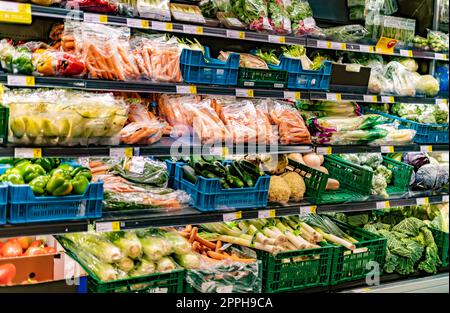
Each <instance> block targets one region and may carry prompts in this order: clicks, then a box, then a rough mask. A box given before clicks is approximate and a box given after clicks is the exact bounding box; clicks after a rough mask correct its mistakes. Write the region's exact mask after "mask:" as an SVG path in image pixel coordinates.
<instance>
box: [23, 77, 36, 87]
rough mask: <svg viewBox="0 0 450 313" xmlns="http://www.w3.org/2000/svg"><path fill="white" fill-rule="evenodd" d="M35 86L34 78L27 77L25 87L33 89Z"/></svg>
mask: <svg viewBox="0 0 450 313" xmlns="http://www.w3.org/2000/svg"><path fill="white" fill-rule="evenodd" d="M34 85H35V79H34V76H27V77H26V78H25V86H28V87H33V86H34Z"/></svg>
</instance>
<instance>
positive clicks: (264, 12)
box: [231, 0, 273, 32]
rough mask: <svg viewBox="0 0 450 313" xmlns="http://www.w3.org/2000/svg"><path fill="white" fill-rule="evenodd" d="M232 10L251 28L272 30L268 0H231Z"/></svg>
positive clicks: (263, 30)
mask: <svg viewBox="0 0 450 313" xmlns="http://www.w3.org/2000/svg"><path fill="white" fill-rule="evenodd" d="M231 5H232V12H233V13H234V15H236V16H237V17H238V18H239V19H240V20H241V21H242V22H244V23H245V24H248V25H249V28H250V29H251V30H255V31H258V32H272V31H273V28H272V25H271V23H270V20H269V12H268V7H267V1H266V0H247V1H231Z"/></svg>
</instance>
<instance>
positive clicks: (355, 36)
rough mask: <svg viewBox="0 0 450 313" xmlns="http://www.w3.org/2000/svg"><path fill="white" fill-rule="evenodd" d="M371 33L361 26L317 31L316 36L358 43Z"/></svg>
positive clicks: (346, 26)
mask: <svg viewBox="0 0 450 313" xmlns="http://www.w3.org/2000/svg"><path fill="white" fill-rule="evenodd" d="M368 33H369V32H368V31H367V30H366V29H365V28H364V27H363V26H361V25H359V24H353V25H345V26H337V27H331V28H324V29H321V30H317V31H316V32H315V34H314V35H316V36H318V37H324V38H329V39H332V40H336V41H341V42H357V41H359V40H362V39H364V38H365V37H366V36H367V34H368Z"/></svg>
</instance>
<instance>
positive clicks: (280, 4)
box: [268, 0, 292, 35]
mask: <svg viewBox="0 0 450 313" xmlns="http://www.w3.org/2000/svg"><path fill="white" fill-rule="evenodd" d="M288 2H289V1H286V0H269V7H268V8H269V17H270V22H271V24H272V27H273V31H274V32H275V33H277V34H281V35H288V34H290V33H291V32H292V27H291V20H290V18H289V13H288V11H287V4H288Z"/></svg>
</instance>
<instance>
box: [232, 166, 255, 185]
mask: <svg viewBox="0 0 450 313" xmlns="http://www.w3.org/2000/svg"><path fill="white" fill-rule="evenodd" d="M233 165H234V167H236V168H237V169H238V170H239V172H240V173H241V176H242V180H243V181H244V182H245V184H246V185H247V187H253V186H254V185H255V182H254V181H253V178H252V175H250V174H249V173H247V172H246V171H245V170H243V169H242V167H241V165H240V164H239V163H238V162H233Z"/></svg>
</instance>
